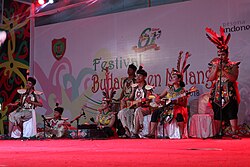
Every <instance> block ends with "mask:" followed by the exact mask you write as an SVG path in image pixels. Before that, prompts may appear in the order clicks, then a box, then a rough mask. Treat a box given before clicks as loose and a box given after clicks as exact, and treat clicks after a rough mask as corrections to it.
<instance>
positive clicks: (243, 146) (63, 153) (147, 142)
mask: <svg viewBox="0 0 250 167" xmlns="http://www.w3.org/2000/svg"><path fill="white" fill-rule="evenodd" d="M0 159H1V160H0V167H3V166H25V167H28V166H35V167H37V166H54V167H57V166H60V167H62V166H67V167H69V166H87V167H92V166H98V167H101V166H159V165H164V166H166V165H173V166H185V167H187V166H192V167H193V166H202V167H204V166H213V167H217V166H218V167H219V166H220V167H221V166H223V167H224V166H241V167H242V166H249V163H250V138H242V139H241V140H233V139H231V138H226V137H225V138H223V139H182V140H170V139H106V140H87V139H72V140H71V139H46V140H0Z"/></svg>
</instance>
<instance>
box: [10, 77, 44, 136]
mask: <svg viewBox="0 0 250 167" xmlns="http://www.w3.org/2000/svg"><path fill="white" fill-rule="evenodd" d="M35 84H36V79H35V78H33V77H29V78H28V81H27V84H26V89H18V90H17V92H18V93H19V94H20V95H21V98H20V101H19V102H17V103H11V104H9V106H18V107H17V109H16V110H15V111H13V112H11V113H10V114H9V137H11V133H12V131H13V127H14V125H16V126H17V127H18V128H20V130H21V137H22V134H23V122H25V121H28V120H29V119H31V118H32V111H33V110H35V108H36V107H42V106H43V104H42V99H41V98H40V95H41V94H42V92H39V91H35V89H34V86H35ZM34 126H36V125H34ZM33 128H34V129H35V132H34V136H35V135H36V127H33ZM30 137H32V136H30Z"/></svg>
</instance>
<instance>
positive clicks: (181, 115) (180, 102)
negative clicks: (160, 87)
mask: <svg viewBox="0 0 250 167" xmlns="http://www.w3.org/2000/svg"><path fill="white" fill-rule="evenodd" d="M182 53H183V52H182V51H181V52H180V54H179V58H178V62H177V69H176V70H174V69H173V70H172V72H171V80H170V83H169V84H168V87H167V88H165V90H164V91H163V92H162V93H161V94H160V95H156V100H155V102H156V103H158V104H159V103H160V101H161V100H160V99H161V98H164V97H166V99H171V98H175V97H177V96H179V95H181V94H185V92H186V90H185V83H184V82H183V75H184V73H185V72H186V70H187V69H188V67H189V66H190V64H188V65H186V61H187V59H188V57H190V54H189V53H188V52H187V53H186V57H185V60H184V62H183V65H182V69H180V63H181V56H182ZM172 119H175V120H176V121H177V126H178V128H179V133H180V138H187V134H185V133H184V132H186V133H187V122H188V110H187V96H181V97H180V98H177V99H176V100H173V101H171V102H170V103H169V104H168V105H167V106H165V104H163V106H162V107H161V108H159V109H156V110H155V111H154V112H153V113H152V117H151V121H150V131H149V134H148V135H146V136H145V137H148V138H155V132H156V129H157V124H158V120H160V121H161V124H164V123H165V122H166V121H167V123H169V124H171V123H172ZM170 133H172V132H169V134H170ZM169 137H170V138H172V137H171V136H169ZM173 138H176V137H173Z"/></svg>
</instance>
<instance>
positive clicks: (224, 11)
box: [34, 0, 250, 123]
mask: <svg viewBox="0 0 250 167" xmlns="http://www.w3.org/2000/svg"><path fill="white" fill-rule="evenodd" d="M249 16H250V2H249V0H209V1H200V0H192V1H188V2H183V3H177V4H171V5H162V6H158V7H152V8H147V9H139V10H134V11H129V12H123V13H117V14H111V15H105V16H99V17H91V18H87V19H81V20H74V21H69V22H64V23H59V24H53V25H47V26H41V27H36V28H35V57H34V74H35V77H36V78H37V79H38V82H39V86H38V87H37V89H40V90H41V91H43V92H44V97H43V98H44V108H43V109H40V110H39V113H40V114H45V115H49V114H51V113H52V111H53V108H54V106H55V103H56V102H57V101H58V102H59V103H60V105H61V106H63V107H64V108H65V112H64V114H63V115H64V116H65V117H68V118H69V119H72V118H74V117H75V116H76V115H78V114H79V113H80V112H81V107H82V106H83V105H87V106H88V107H89V108H87V109H85V112H86V114H87V118H86V120H84V121H85V122H91V121H90V120H89V118H91V117H93V116H94V115H95V114H96V111H94V109H96V108H97V107H98V104H97V102H99V101H100V100H101V98H102V90H103V88H104V79H105V72H104V69H105V68H106V67H108V68H109V71H110V73H111V78H110V83H111V84H112V86H113V87H114V88H115V89H117V94H116V97H119V96H120V88H121V82H122V79H121V78H122V77H126V75H127V74H126V72H127V67H128V65H129V64H130V63H134V64H135V65H137V66H139V65H140V64H143V65H144V69H145V70H146V71H147V72H148V74H149V75H148V78H147V82H148V84H151V85H154V86H155V87H156V89H155V92H156V93H161V91H162V90H163V89H164V88H165V86H166V84H167V82H168V79H169V72H170V71H171V69H172V68H176V63H177V57H178V53H179V51H180V50H183V51H184V53H185V52H186V51H189V52H190V53H191V54H192V56H191V57H190V58H189V60H188V63H190V64H191V66H190V68H189V69H188V71H187V73H186V75H185V78H184V81H185V83H186V87H187V89H188V88H189V87H191V86H192V85H196V86H197V87H198V88H199V91H197V92H195V93H193V94H192V96H191V98H190V100H193V99H196V98H197V97H198V96H199V95H200V94H203V93H205V92H208V91H209V88H210V86H211V82H209V81H208V80H207V77H206V72H207V64H208V62H209V61H210V60H211V59H212V58H214V57H216V53H217V49H216V47H215V46H214V45H213V44H212V43H211V42H210V41H209V40H208V39H207V38H206V36H205V33H206V32H205V28H206V27H211V28H212V29H214V30H215V31H217V32H218V31H219V27H220V26H223V27H224V28H225V30H226V33H231V35H232V38H231V40H230V42H229V49H230V59H231V60H232V61H241V64H240V75H239V79H238V81H239V89H240V93H241V104H240V112H239V118H240V123H243V122H250V110H249V109H248V107H247V104H249V103H250V98H249V96H248V94H249V93H250V88H249V84H248V83H249V82H250V79H249V75H248V72H249V71H250V67H249V63H250V59H249V57H248V56H249V55H248V54H249V53H250V18H249Z"/></svg>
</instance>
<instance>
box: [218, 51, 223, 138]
mask: <svg viewBox="0 0 250 167" xmlns="http://www.w3.org/2000/svg"><path fill="white" fill-rule="evenodd" d="M221 82H222V55H220V75H219V87H220V89H219V91H220V93H219V99H220V110H219V111H220V129H219V137H220V138H222V136H223V134H222V83H221Z"/></svg>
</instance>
